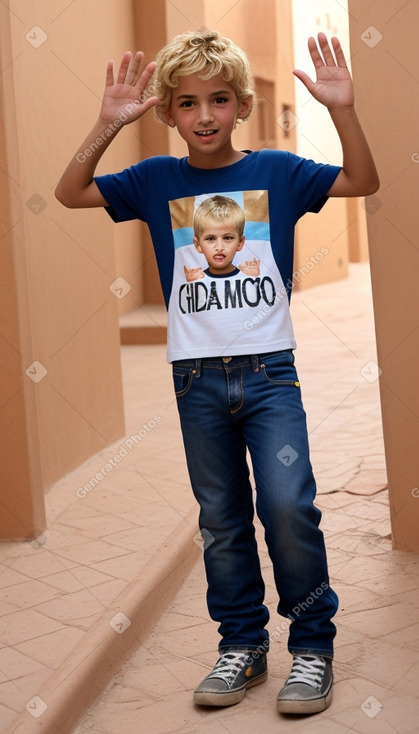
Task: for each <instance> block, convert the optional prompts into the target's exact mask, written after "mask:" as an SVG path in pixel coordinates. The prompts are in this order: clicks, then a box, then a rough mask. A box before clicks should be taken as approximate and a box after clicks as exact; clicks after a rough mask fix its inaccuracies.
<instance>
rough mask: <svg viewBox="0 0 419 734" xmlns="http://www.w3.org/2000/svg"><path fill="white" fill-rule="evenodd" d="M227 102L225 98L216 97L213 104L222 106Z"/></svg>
mask: <svg viewBox="0 0 419 734" xmlns="http://www.w3.org/2000/svg"><path fill="white" fill-rule="evenodd" d="M227 101H228V100H227V98H226V97H216V98H215V104H224V103H225V102H227Z"/></svg>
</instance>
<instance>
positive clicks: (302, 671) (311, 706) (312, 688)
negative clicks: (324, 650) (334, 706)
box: [277, 655, 333, 714]
mask: <svg viewBox="0 0 419 734" xmlns="http://www.w3.org/2000/svg"><path fill="white" fill-rule="evenodd" d="M332 683H333V674H332V661H331V660H328V659H326V658H322V657H318V656H317V655H295V656H294V662H293V665H292V668H291V673H290V675H289V678H288V680H287V682H286V683H285V686H284V687H283V689H282V690H281V691H280V692H279V695H278V700H277V707H278V711H279V713H280V714H317V713H318V712H319V711H324V709H326V708H327V707H328V706H329V704H330V702H331V700H332Z"/></svg>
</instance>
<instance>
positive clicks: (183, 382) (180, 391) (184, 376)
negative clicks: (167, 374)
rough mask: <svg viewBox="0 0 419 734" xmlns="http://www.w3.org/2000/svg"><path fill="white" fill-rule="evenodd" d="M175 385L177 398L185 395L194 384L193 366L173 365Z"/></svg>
mask: <svg viewBox="0 0 419 734" xmlns="http://www.w3.org/2000/svg"><path fill="white" fill-rule="evenodd" d="M172 375H173V387H174V389H175V395H176V397H177V398H181V397H183V395H186V393H187V392H188V390H189V388H190V386H191V385H192V380H193V374H192V367H179V366H173V369H172Z"/></svg>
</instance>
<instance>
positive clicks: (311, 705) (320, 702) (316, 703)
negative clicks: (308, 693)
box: [277, 689, 333, 715]
mask: <svg viewBox="0 0 419 734" xmlns="http://www.w3.org/2000/svg"><path fill="white" fill-rule="evenodd" d="M332 695H333V691H332V689H331V690H330V691H329V692H328V694H327V695H326V696H324V697H322V698H313V699H309V700H308V701H290V700H288V701H287V700H284V701H277V710H278V713H280V714H302V715H304V714H318V713H320V711H324V710H325V709H327V708H328V706H330V704H331V702H332Z"/></svg>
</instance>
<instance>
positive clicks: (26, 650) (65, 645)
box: [14, 627, 84, 670]
mask: <svg viewBox="0 0 419 734" xmlns="http://www.w3.org/2000/svg"><path fill="white" fill-rule="evenodd" d="M83 637H84V631H83V630H81V629H77V628H75V627H64V628H62V629H60V630H58V631H57V632H51V633H50V634H44V635H42V636H41V637H35V638H34V639H32V640H28V641H27V642H21V643H18V644H16V645H14V649H15V650H17V651H18V652H21V653H23V655H26V656H27V657H28V658H32V659H33V660H35V661H38V662H40V663H43V664H44V665H45V666H46V667H48V668H51V669H53V670H55V669H56V668H58V666H59V665H60V664H61V663H62V661H63V659H65V658H66V657H67V656H68V655H69V654H70V653H71V651H72V650H74V648H75V646H76V645H77V643H78V642H79V641H80V640H81V639H82V638H83Z"/></svg>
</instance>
